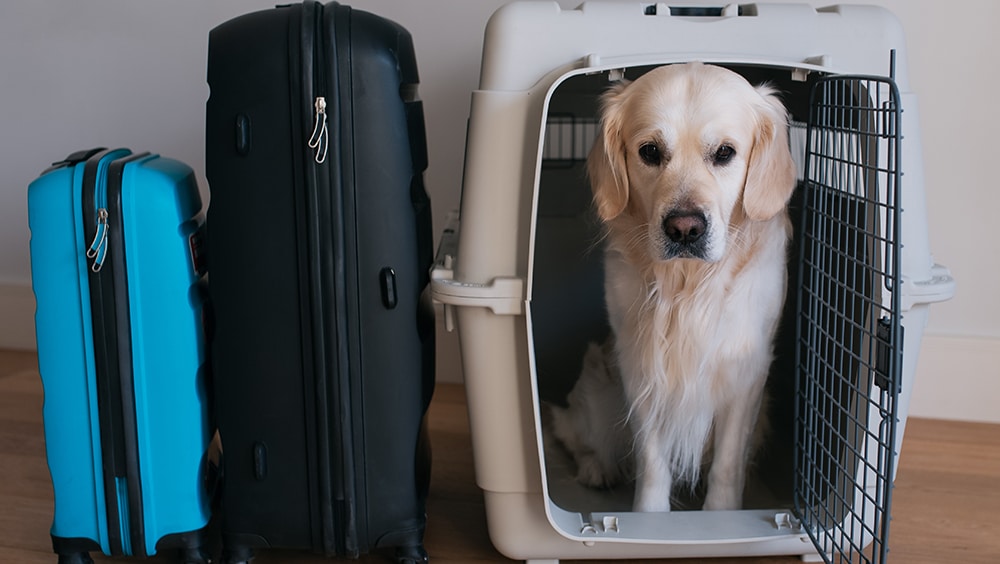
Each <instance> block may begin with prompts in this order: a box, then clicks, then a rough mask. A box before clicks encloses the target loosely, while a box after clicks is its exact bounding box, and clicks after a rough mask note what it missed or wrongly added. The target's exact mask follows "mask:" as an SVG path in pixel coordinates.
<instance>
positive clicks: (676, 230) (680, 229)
mask: <svg viewBox="0 0 1000 564" xmlns="http://www.w3.org/2000/svg"><path fill="white" fill-rule="evenodd" d="M706 226H707V222H706V220H705V215H704V214H702V213H699V212H679V213H672V214H669V215H668V216H667V217H665V218H663V233H664V234H665V235H666V236H667V238H668V239H670V240H671V241H673V242H674V243H681V244H690V243H694V242H695V241H697V240H698V239H701V236H702V235H704V234H705V229H706Z"/></svg>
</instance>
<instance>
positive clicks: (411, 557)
mask: <svg viewBox="0 0 1000 564" xmlns="http://www.w3.org/2000/svg"><path fill="white" fill-rule="evenodd" d="M427 561H428V558H427V551H425V550H424V547H423V546H421V545H416V546H400V547H397V548H396V564H427Z"/></svg>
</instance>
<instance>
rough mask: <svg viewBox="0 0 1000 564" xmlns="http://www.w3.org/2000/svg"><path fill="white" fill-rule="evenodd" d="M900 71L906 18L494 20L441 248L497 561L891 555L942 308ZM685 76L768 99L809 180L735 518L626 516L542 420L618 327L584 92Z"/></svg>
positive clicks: (796, 215) (504, 14)
mask: <svg viewBox="0 0 1000 564" xmlns="http://www.w3.org/2000/svg"><path fill="white" fill-rule="evenodd" d="M905 54H906V53H905V46H904V40H903V32H902V29H901V27H900V25H899V24H898V22H897V21H896V20H895V19H894V18H893V16H892V15H891V14H889V13H888V12H886V11H885V10H883V9H880V8H875V7H866V6H833V7H829V8H823V9H819V10H817V9H814V8H812V7H810V6H808V5H786V4H781V5H777V4H743V5H735V4H734V5H729V6H724V7H717V8H708V7H701V8H677V7H673V6H669V5H665V4H638V3H636V4H629V3H624V4H623V3H614V4H612V3H604V2H587V3H584V4H583V5H581V6H580V7H579V8H577V9H573V10H563V9H561V8H560V6H559V5H558V4H556V3H554V2H525V3H514V4H510V5H507V6H505V7H503V8H501V9H500V10H499V11H498V12H497V13H496V14H495V15H494V16H493V17H492V19H491V20H490V22H489V24H488V26H487V28H486V37H485V44H484V53H483V67H482V76H481V80H480V88H479V90H476V91H475V92H473V94H472V105H471V115H470V120H469V130H468V140H467V143H468V146H467V156H466V162H465V181H464V186H463V197H462V207H461V214H460V215H454V216H453V218H452V223H451V225H449V226H448V228H447V229H446V230H445V233H444V236H443V237H442V241H441V247H440V248H439V252H438V261H437V266H436V268H435V270H434V273H433V278H434V282H433V288H434V296H435V299H436V300H438V301H439V302H441V303H443V304H444V309H445V317H446V324H447V325H448V327H454V326H456V325H457V326H458V329H459V334H460V340H461V344H462V356H463V363H464V365H463V367H464V372H465V383H466V388H467V393H468V401H469V416H470V421H471V428H472V433H473V448H474V454H475V463H476V478H477V482H478V485H479V486H480V487H481V488H482V490H483V491H484V496H485V500H486V510H487V519H488V522H489V530H490V534H491V537H492V539H493V542H494V544H495V545H496V547H497V548H498V549H499V550H500V551H501V552H503V553H504V554H506V555H507V556H509V557H511V558H516V559H526V560H528V561H530V562H556V561H557V559H560V558H573V559H577V558H584V559H585V558H593V559H609V558H642V557H661V558H662V557H691V556H706V557H707V556H753V555H780V554H786V555H787V554H791V555H802V556H803V558H805V559H813V560H819V559H823V560H825V561H827V562H845V561H851V562H881V561H883V560H884V558H885V554H886V552H887V550H888V549H887V547H886V539H887V535H888V524H889V505H890V501H891V483H892V479H893V476H894V472H895V465H894V460H895V454H896V453H897V452H898V451H899V446H900V443H901V440H902V436H903V428H904V426H905V422H906V413H907V408H908V403H909V397H910V391H911V389H912V385H911V384H912V375H913V373H914V367H915V364H916V360H917V353H918V350H919V346H920V340H921V337H922V332H923V329H924V326H925V324H926V319H927V309H928V307H927V306H928V304H930V303H933V302H936V301H941V300H945V299H948V298H949V297H951V295H952V293H953V292H954V283H953V281H952V279H951V277H950V275H949V273H948V271H947V270H946V269H944V268H942V267H940V266H938V265H935V264H934V262H933V260H932V257H931V255H930V252H929V250H928V247H929V244H928V235H927V220H926V209H925V207H926V205H925V197H924V192H923V190H924V187H923V179H922V174H921V160H920V159H921V146H920V136H919V127H918V108H917V99H916V96H915V95H914V94H913V93H912V92H911V91H910V88H909V77H908V75H907V69H906V57H905ZM688 61H702V62H705V63H711V64H716V65H720V66H724V67H727V68H729V69H731V70H734V71H736V72H738V73H740V74H742V75H743V76H745V77H746V78H747V79H748V80H749V81H750V82H751V83H753V84H757V83H761V82H765V81H766V82H769V83H771V84H772V85H773V86H774V87H776V88H777V89H778V90H779V91H780V92H781V93H782V97H783V100H784V101H785V104H786V106H787V107H788V110H789V113H790V116H791V120H792V125H791V127H790V139H791V149H792V152H793V154H794V157H795V159H796V161H797V165H798V169H799V170H798V171H799V176H800V178H799V183H798V187H797V189H796V193H795V195H794V196H793V199H792V203H791V206H792V217H793V224H794V236H793V241H792V243H791V251H790V257H791V258H790V260H789V267H788V276H789V293H788V299H787V300H786V306H785V311H784V315H783V321H782V323H781V327H780V328H779V334H778V336H777V339H776V343H775V357H776V358H775V361H774V364H773V367H772V370H771V375H770V378H769V382H768V387H769V389H770V396H771V397H772V402H771V406H772V407H771V409H770V410H769V411H768V416H769V418H770V420H771V432H770V435H769V439H768V441H767V442H766V446H765V448H764V449H763V452H762V453H761V454H760V456H759V458H758V460H757V463H756V465H755V469H754V471H753V473H752V476H751V479H750V480H749V481H748V485H747V488H746V492H745V495H744V502H743V507H744V508H745V509H742V510H735V511H697V510H690V511H684V510H681V511H672V512H665V513H638V512H632V511H630V509H631V505H630V503H631V496H632V493H631V491H630V490H629V488H628V487H627V486H626V487H619V488H616V489H612V490H607V491H597V490H590V489H587V488H584V487H582V486H580V485H578V484H576V483H575V481H574V479H573V472H574V469H573V463H572V460H571V459H570V458H569V457H568V455H567V454H566V453H565V452H564V451H563V450H562V449H561V448H560V447H559V446H558V445H555V444H553V443H552V441H551V439H550V438H549V433H548V431H547V429H546V423H545V421H544V419H545V418H544V417H542V415H541V413H542V408H543V405H544V404H545V403H547V402H551V403H560V402H563V401H564V398H565V395H566V393H567V392H568V391H569V389H570V388H571V387H572V385H573V383H574V380H575V378H576V377H577V375H578V374H579V371H580V367H581V362H582V357H583V354H584V351H585V350H586V347H587V343H588V342H591V341H596V342H600V341H601V339H602V338H603V337H604V335H605V334H606V333H607V331H608V327H607V321H606V315H605V312H604V303H603V286H602V263H601V255H602V253H601V251H600V247H601V242H600V231H599V228H598V225H597V223H596V220H595V219H594V216H593V213H592V211H591V195H590V189H589V186H588V184H587V181H586V174H585V158H586V155H587V152H588V150H589V148H590V144H591V142H592V140H593V138H594V136H595V134H596V123H597V119H598V118H597V105H598V96H599V94H600V93H601V92H602V91H604V90H605V89H606V88H607V87H608V86H609V82H610V81H615V80H619V79H621V78H626V79H635V78H636V77H637V76H640V75H641V74H642V73H644V72H646V71H648V70H650V69H652V68H654V67H657V66H660V65H666V64H671V63H680V62H688ZM904 171H905V173H906V175H905V176H903V173H904ZM903 241H905V242H906V244H905V246H904V245H903V244H902V242H903ZM696 495H697V494H695V496H696ZM689 503H690V506H691V507H700V504H699V503H698V501H697V499H694V500H689Z"/></svg>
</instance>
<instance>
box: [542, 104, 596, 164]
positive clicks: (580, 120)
mask: <svg viewBox="0 0 1000 564" xmlns="http://www.w3.org/2000/svg"><path fill="white" fill-rule="evenodd" d="M597 127H598V122H597V120H595V119H594V118H585V117H578V116H575V115H573V114H555V113H554V114H550V115H549V117H548V119H547V120H546V122H545V136H544V140H543V143H542V163H543V165H544V166H547V167H559V166H573V165H575V164H577V163H580V162H583V161H585V160H586V159H587V154H588V153H589V152H590V147H591V145H593V144H594V138H595V137H596V136H597Z"/></svg>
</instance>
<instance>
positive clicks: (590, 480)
mask: <svg viewBox="0 0 1000 564" xmlns="http://www.w3.org/2000/svg"><path fill="white" fill-rule="evenodd" d="M576 466H577V470H576V481H578V482H580V483H581V484H583V485H585V486H587V487H588V488H597V489H608V488H613V487H615V486H617V485H618V484H619V483H621V481H622V474H621V471H620V470H619V469H617V468H608V467H607V466H606V465H604V464H602V463H601V461H600V460H599V459H598V458H597V456H596V455H594V454H586V455H582V456H578V457H577V459H576Z"/></svg>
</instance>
